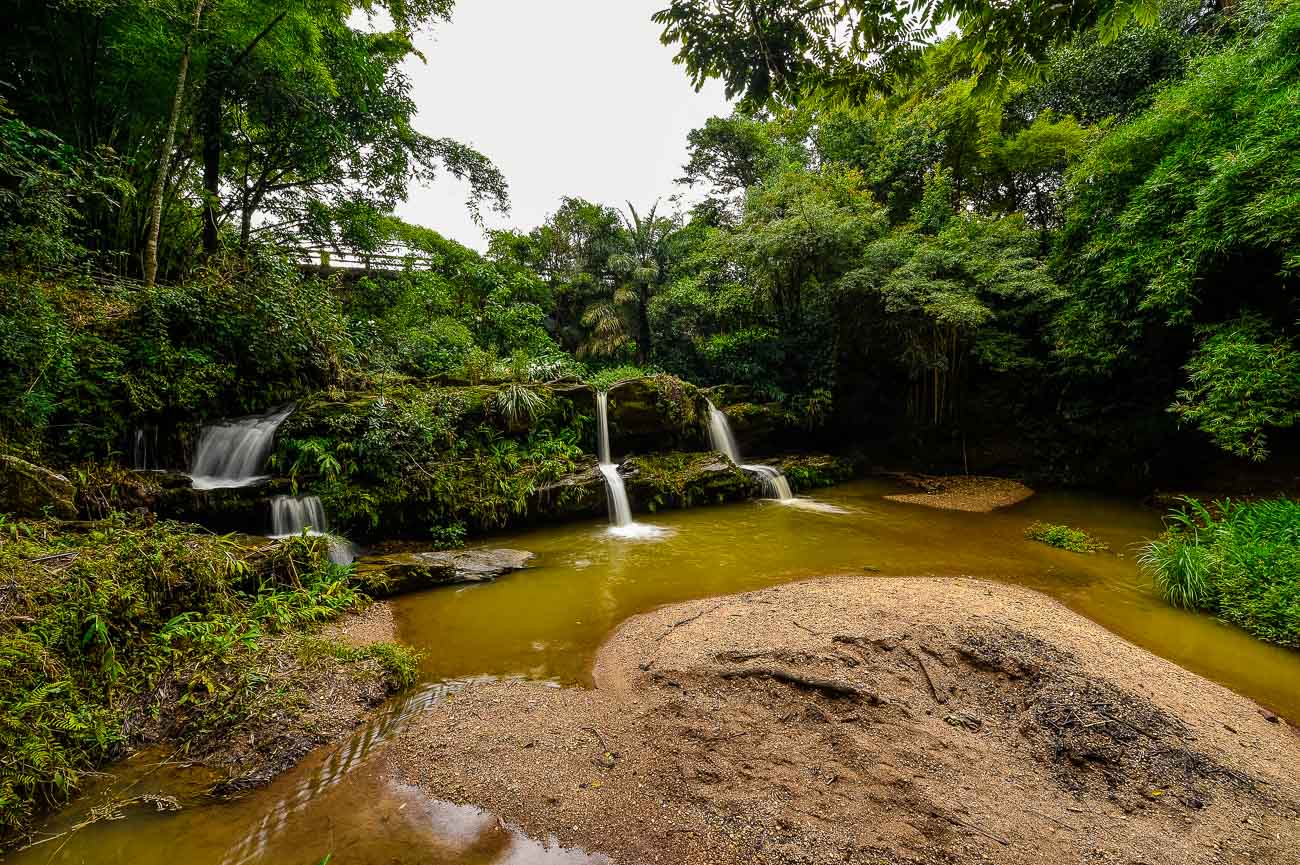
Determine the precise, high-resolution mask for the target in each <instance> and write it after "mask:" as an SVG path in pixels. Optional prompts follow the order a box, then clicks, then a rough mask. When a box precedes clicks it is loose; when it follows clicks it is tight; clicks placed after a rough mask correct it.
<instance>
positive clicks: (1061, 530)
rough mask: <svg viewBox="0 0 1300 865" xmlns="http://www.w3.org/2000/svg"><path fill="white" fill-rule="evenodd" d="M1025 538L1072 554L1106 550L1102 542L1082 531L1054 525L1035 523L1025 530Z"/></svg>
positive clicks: (1106, 547)
mask: <svg viewBox="0 0 1300 865" xmlns="http://www.w3.org/2000/svg"><path fill="white" fill-rule="evenodd" d="M1025 537H1026V538H1029V540H1031V541H1038V542H1039V543H1040V544H1047V545H1048V546H1049V547H1056V548H1057V549H1061V550H1069V551H1070V552H1072V553H1095V552H1098V551H1099V550H1108V549H1110V547H1108V546H1106V544H1105V543H1103V542H1102V541H1099V540H1097V539H1096V538H1094V537H1093V536H1092V535H1090V534H1088V533H1087V532H1085V531H1084V530H1083V529H1075V528H1071V527H1070V526H1063V525H1059V524H1056V523H1043V522H1035V523H1030V524H1029V526H1028V527H1027V528H1026V529H1025Z"/></svg>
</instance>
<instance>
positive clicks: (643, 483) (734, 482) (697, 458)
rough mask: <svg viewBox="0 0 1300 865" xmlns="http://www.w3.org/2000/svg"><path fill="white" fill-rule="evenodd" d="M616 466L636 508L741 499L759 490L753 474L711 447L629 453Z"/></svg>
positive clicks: (651, 508) (691, 504)
mask: <svg viewBox="0 0 1300 865" xmlns="http://www.w3.org/2000/svg"><path fill="white" fill-rule="evenodd" d="M620 470H621V472H622V474H623V477H624V485H625V486H626V487H627V493H628V498H629V499H631V501H632V505H633V508H634V509H635V510H639V511H654V510H657V509H659V508H664V507H669V508H685V507H691V506H693V505H708V504H721V503H723V502H736V501H744V500H745V499H749V498H753V497H754V496H755V495H758V493H759V489H758V484H757V481H755V479H754V478H752V477H750V476H749V475H748V474H746V473H745V472H743V471H741V470H740V469H738V468H737V467H736V465H735V464H734V463H732V462H731V460H729V459H727V458H726V457H725V456H722V455H721V454H718V453H714V452H712V451H706V452H696V453H670V454H653V455H643V456H635V457H629V458H628V460H627V461H626V462H624V463H623V465H622V466H621V467H620Z"/></svg>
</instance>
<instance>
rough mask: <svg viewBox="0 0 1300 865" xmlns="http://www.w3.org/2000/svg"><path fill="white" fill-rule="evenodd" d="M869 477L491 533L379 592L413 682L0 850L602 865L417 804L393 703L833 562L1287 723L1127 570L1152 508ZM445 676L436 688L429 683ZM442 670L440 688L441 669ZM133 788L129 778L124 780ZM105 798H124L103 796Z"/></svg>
mask: <svg viewBox="0 0 1300 865" xmlns="http://www.w3.org/2000/svg"><path fill="white" fill-rule="evenodd" d="M896 491H897V490H895V489H894V488H893V487H892V486H891V485H890V484H889V483H887V482H883V481H861V482H854V483H849V484H844V485H841V486H838V487H834V488H831V489H827V490H820V491H818V492H817V493H816V494H815V499H816V501H817V502H819V503H820V504H821V505H822V506H823V507H809V506H808V504H809V502H807V501H804V502H803V505H804V506H799V504H800V503H799V502H798V501H796V502H795V503H794V504H790V503H783V502H778V501H772V500H763V501H756V502H748V503H742V504H735V505H726V506H718V507H708V508H697V509H693V510H687V511H674V512H668V513H660V514H654V515H643V516H642V517H641V519H642V520H643V521H645V522H646V523H649V524H653V525H654V526H656V527H658V528H659V529H660V530H661V531H659V532H658V533H657V534H655V535H653V536H650V537H646V538H642V539H629V538H625V537H618V536H616V535H611V534H610V532H609V531H608V525H607V524H606V523H605V522H604V521H591V522H585V523H578V524H572V525H567V526H562V527H558V528H544V529H536V530H532V531H527V532H522V533H517V534H510V535H503V536H500V537H495V538H492V539H491V540H490V542H489V543H487V544H485V545H487V546H509V547H518V548H521V549H526V550H531V551H533V552H534V553H536V554H537V559H536V560H535V562H534V563H535V565H536V566H535V567H533V568H531V569H530V570H528V571H525V572H523V573H518V574H514V575H512V576H509V577H506V578H504V579H502V580H500V581H498V582H496V583H486V584H474V585H468V586H460V587H450V588H445V589H438V590H433V591H429V592H424V593H420V594H416V595H409V596H406V597H403V598H400V599H398V600H397V601H396V602H395V606H396V611H397V620H398V623H399V627H400V631H401V637H402V639H403V640H405V641H406V642H409V643H411V644H413V645H415V646H417V647H419V648H421V649H423V650H424V651H425V657H424V660H423V662H422V665H423V673H424V676H425V679H426V681H427V682H428V683H429V684H428V685H426V686H425V687H424V688H422V689H420V690H417V691H416V692H415V694H414V695H412V696H410V697H407V698H404V699H403V700H399V701H394V702H393V703H392V704H391V705H390V706H388V707H387V711H386V712H385V713H384V715H382V716H381V717H380V718H379V719H377V720H376V721H375V722H374V723H372V724H370V725H369V726H367V727H366V728H364V729H363V730H361V731H359V732H358V733H357V734H356V735H355V736H353V737H352V738H351V739H349V740H347V741H345V742H343V743H341V744H340V745H337V746H334V747H331V748H328V749H323V750H321V751H320V752H318V753H316V754H314V755H312V756H311V757H309V758H308V759H307V760H306V761H304V762H303V764H302V765H300V766H299V767H297V768H296V769H294V770H293V771H291V772H289V773H287V774H286V775H285V776H283V777H281V778H280V779H278V780H277V781H275V782H274V783H273V784H271V785H270V786H269V787H267V788H266V789H263V790H259V791H255V792H253V793H251V794H249V795H248V796H246V797H244V798H243V799H241V800H238V801H236V802H230V803H219V804H209V805H200V806H197V807H187V808H186V809H184V810H182V811H180V812H175V813H156V812H147V813H146V812H144V811H143V810H141V809H138V808H137V809H132V810H130V811H129V812H128V815H127V817H126V818H125V819H121V820H112V821H101V822H97V823H95V824H93V825H91V826H88V827H86V828H84V829H81V830H80V831H77V832H75V833H73V834H71V835H68V836H65V837H61V838H57V839H55V840H52V841H49V842H47V843H45V844H42V845H41V846H39V847H36V848H32V849H30V850H28V851H26V852H25V853H21V854H16V855H12V856H10V857H8V858H7V859H5V860H4V861H5V862H6V863H9V862H12V863H21V865H31V863H47V862H48V863H119V862H120V863H132V865H216V863H222V865H244V863H268V865H269V863H276V865H318V863H320V862H321V861H322V859H323V858H324V857H325V856H326V855H327V854H332V855H333V858H332V859H331V865H343V863H354V862H355V863H402V865H405V863H410V865H415V863H421V865H444V863H445V865H453V863H454V865H471V863H477V865H579V863H582V865H591V863H600V862H602V861H604V860H603V859H602V858H601V857H590V856H587V855H586V854H583V853H582V852H581V851H572V850H561V849H558V848H557V847H556V846H555V845H554V844H548V841H547V839H529V838H526V837H524V836H523V835H521V834H520V833H518V832H517V831H515V830H513V829H512V828H511V827H509V826H503V825H501V824H499V822H498V821H497V820H496V819H495V818H493V817H492V816H491V815H488V814H484V813H483V812H480V811H477V810H475V809H472V808H464V807H458V806H453V805H448V804H446V803H439V802H431V801H429V800H428V799H427V798H425V797H424V796H422V795H420V794H419V792H418V791H416V790H412V789H409V788H404V787H401V786H399V785H395V784H393V783H392V782H391V781H389V780H387V779H386V778H385V777H384V776H383V773H382V771H381V769H380V767H378V766H376V765H375V761H373V760H369V759H368V757H369V755H370V753H371V750H372V748H373V747H374V745H375V744H376V743H378V742H381V741H383V739H384V738H385V737H386V736H387V735H389V734H390V733H391V731H392V730H394V729H397V728H399V727H400V725H401V723H402V720H403V718H404V717H408V716H409V714H410V713H412V712H418V711H420V710H421V708H422V707H423V706H425V705H428V702H429V701H431V700H436V699H443V698H444V697H445V694H446V691H447V690H448V689H449V688H453V689H454V687H455V685H454V682H455V681H456V680H463V679H465V678H469V677H475V676H524V677H530V678H538V679H549V680H553V681H555V682H556V683H558V684H562V685H575V686H584V685H588V684H589V683H590V666H591V661H592V658H593V656H594V654H595V651H596V649H597V648H598V647H599V645H600V643H601V642H602V641H603V640H604V639H605V637H606V636H607V635H608V634H609V633H610V632H611V630H613V628H615V627H616V626H617V625H618V624H619V623H620V622H622V621H623V620H624V619H626V618H627V617H628V616H631V615H635V614H636V613H639V612H644V611H646V610H649V609H652V608H654V607H656V606H659V605H661V604H665V603H671V602H675V601H681V600H686V599H691V598H698V597H704V596H708V595H715V594H721V593H730V592H737V591H745V590H749V589H756V588H761V587H763V586H769V585H773V584H776V583H780V582H787V581H790V580H796V579H800V578H805V577H812V576H819V575H825V574H839V573H856V574H862V573H878V574H881V575H884V576H889V575H936V576H959V575H969V576H974V577H984V578H988V579H993V580H998V581H1004V582H1010V583H1015V584H1018V585H1023V586H1028V587H1030V588H1034V589H1039V590H1041V591H1043V592H1045V593H1047V594H1048V595H1051V596H1052V597H1054V598H1057V599H1058V600H1060V601H1061V602H1062V603H1064V604H1065V605H1067V606H1068V607H1070V608H1071V609H1073V610H1075V611H1077V612H1079V613H1081V614H1082V615H1084V616H1086V617H1088V618H1090V619H1092V620H1093V621H1096V622H1098V623H1099V624H1101V625H1102V626H1104V627H1106V628H1107V629H1109V630H1111V631H1113V632H1114V633H1116V634H1119V635H1120V636H1122V637H1124V638H1126V639H1128V640H1130V641H1131V642H1133V643H1136V644H1138V645H1140V646H1143V647H1145V648H1147V649H1149V650H1150V651H1152V652H1154V653H1155V654H1157V655H1161V656H1163V657H1165V658H1168V659H1169V660H1172V661H1174V662H1175V663H1178V664H1180V665H1182V666H1184V667H1186V668H1188V669H1190V670H1193V671H1195V672H1198V673H1201V674H1202V675H1204V676H1206V677H1208V678H1210V679H1213V680H1215V681H1218V682H1221V683H1223V684H1224V685H1227V686H1228V687H1230V688H1232V689H1234V690H1236V691H1238V692H1240V693H1242V694H1245V695H1247V696H1250V697H1252V698H1254V699H1255V700H1257V701H1259V702H1260V703H1262V704H1263V705H1265V706H1267V707H1269V708H1271V709H1273V710H1274V711H1276V712H1278V713H1279V714H1281V715H1283V716H1286V717H1288V718H1290V719H1292V720H1300V686H1298V685H1297V683H1300V653H1297V652H1292V651H1289V650H1285V649H1281V648H1278V647H1275V646H1270V645H1268V644H1265V643H1262V642H1260V641H1258V640H1255V639H1253V638H1251V637H1249V636H1247V635H1246V634H1244V633H1243V632H1241V631H1238V630H1236V629H1234V628H1231V627H1228V626H1226V625H1223V624H1221V623H1218V622H1216V621H1214V620H1213V619H1210V618H1209V617H1206V616H1201V615H1196V614H1192V613H1186V612H1182V611H1179V610H1175V609H1173V608H1171V607H1169V606H1168V605H1166V604H1165V603H1163V602H1162V601H1160V600H1159V599H1158V598H1157V597H1156V596H1155V595H1154V594H1153V593H1152V590H1151V587H1150V583H1149V581H1148V580H1147V579H1146V578H1145V577H1144V576H1143V575H1142V574H1141V573H1140V572H1139V570H1138V568H1137V566H1136V563H1135V556H1136V545H1137V544H1139V543H1140V542H1141V541H1143V540H1145V539H1147V538H1150V537H1152V536H1153V535H1155V534H1156V533H1158V532H1159V531H1160V519H1159V515H1158V514H1157V513H1155V512H1153V511H1150V510H1147V509H1144V508H1142V507H1141V506H1139V505H1137V504H1135V503H1134V502H1132V501H1129V500H1123V499H1113V498H1106V497H1101V496H1096V495H1089V494H1082V493H1074V492H1049V493H1045V494H1040V495H1037V496H1035V497H1033V498H1031V499H1029V500H1027V501H1025V502H1022V503H1021V504H1019V505H1015V506H1013V507H1011V508H1006V509H1003V510H1000V511H997V512H994V513H992V514H971V513H961V512H954V511H941V510H933V509H930V508H925V507H921V506H917V505H910V504H903V503H898V502H892V501H889V500H887V499H885V498H884V496H885V495H887V494H889V493H891V492H896ZM1034 520H1044V521H1048V522H1059V523H1068V524H1070V525H1073V526H1077V527H1080V528H1083V529H1086V530H1088V531H1089V532H1090V533H1092V534H1093V535H1095V536H1096V537H1098V538H1100V539H1101V540H1103V541H1105V542H1106V543H1107V544H1109V546H1110V548H1111V552H1103V553H1095V554H1091V555H1080V554H1077V553H1069V552H1065V551H1062V550H1055V549H1052V548H1050V547H1046V546H1044V545H1042V544H1038V543H1035V542H1032V541H1029V540H1026V539H1025V538H1024V537H1023V531H1024V528H1025V526H1026V525H1028V524H1029V523H1030V522H1032V521H1034ZM438 683H444V684H438ZM446 683H451V684H446ZM157 760H158V758H157V757H156V756H149V755H142V756H141V757H138V758H136V759H135V760H133V761H131V762H129V763H128V764H125V765H124V766H122V767H117V768H115V769H114V770H113V772H114V774H116V775H117V776H118V780H117V782H116V784H115V785H114V789H116V790H118V791H120V790H122V789H123V788H125V787H127V786H130V794H131V795H136V794H139V793H140V792H145V791H150V790H155V789H156V790H158V791H159V792H173V793H176V792H179V793H182V794H183V792H184V787H185V783H186V780H185V778H184V777H183V776H182V775H180V774H179V773H176V772H174V771H171V770H168V769H166V768H164V769H162V770H157V769H156V767H155V766H154V764H155V763H156V762H157ZM131 785H133V786H131ZM104 795H105V794H102V793H100V794H92V795H89V796H85V797H82V799H81V800H80V801H79V802H78V803H77V804H76V805H74V806H73V807H72V808H70V809H68V810H67V811H66V812H65V813H64V814H61V815H60V816H59V817H58V818H56V820H54V821H52V822H51V824H50V826H49V827H48V829H49V830H50V831H51V832H59V831H63V830H64V829H66V828H67V827H69V826H71V825H72V824H74V823H76V822H77V821H78V820H80V819H83V818H84V817H85V815H86V814H87V813H88V809H89V807H90V806H92V805H94V804H97V803H102V801H104ZM117 795H121V793H120V792H119V793H118V794H117Z"/></svg>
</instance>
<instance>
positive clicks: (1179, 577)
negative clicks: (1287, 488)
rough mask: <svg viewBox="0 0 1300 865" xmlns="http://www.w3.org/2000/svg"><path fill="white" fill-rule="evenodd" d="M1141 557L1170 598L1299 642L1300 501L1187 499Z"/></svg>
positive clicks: (1278, 639) (1265, 635)
mask: <svg viewBox="0 0 1300 865" xmlns="http://www.w3.org/2000/svg"><path fill="white" fill-rule="evenodd" d="M1183 502H1184V505H1183V507H1182V508H1181V509H1179V510H1177V511H1175V512H1174V513H1172V514H1170V516H1169V518H1168V522H1169V528H1168V530H1167V531H1166V532H1165V533H1164V534H1163V535H1162V536H1161V537H1159V538H1157V539H1156V540H1154V541H1151V542H1150V543H1148V544H1147V545H1146V546H1145V547H1144V548H1143V550H1142V553H1141V556H1140V557H1139V562H1140V563H1141V565H1142V566H1143V568H1145V569H1146V570H1147V571H1148V572H1149V573H1150V574H1151V576H1152V578H1153V579H1154V580H1155V584H1156V588H1157V590H1159V592H1160V593H1161V595H1163V596H1164V598H1165V599H1166V600H1168V601H1169V602H1170V603H1172V604H1174V605H1175V606H1179V607H1183V608H1185V609H1192V610H1202V611H1204V612H1207V613H1212V614H1214V615H1216V616H1218V617H1219V618H1221V619H1223V620H1225V621H1227V622H1231V623H1232V624H1234V625H1237V626H1238V627H1240V628H1242V629H1244V630H1246V631H1248V632H1249V633H1251V634H1253V635H1255V636H1256V637H1259V638H1260V639H1263V640H1268V641H1270V642H1274V643H1281V644H1282V645H1285V646H1300V502H1295V501H1292V500H1291V499H1289V498H1287V497H1285V496H1283V497H1282V498H1278V499H1269V500H1262V501H1254V502H1240V501H1218V502H1214V503H1213V504H1211V505H1210V506H1209V507H1206V506H1205V505H1203V504H1202V503H1201V502H1199V501H1197V500H1196V499H1194V498H1190V497H1188V498H1185V499H1184V500H1183Z"/></svg>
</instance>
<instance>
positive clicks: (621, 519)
mask: <svg viewBox="0 0 1300 865" xmlns="http://www.w3.org/2000/svg"><path fill="white" fill-rule="evenodd" d="M596 459H597V460H598V461H599V462H600V473H601V474H602V475H604V476H605V496H606V497H607V498H608V500H609V524H610V525H611V526H614V527H615V528H623V527H626V526H630V525H632V505H631V504H630V503H629V502H628V500H627V490H626V489H624V487H623V477H622V476H621V475H620V474H619V473H618V466H617V465H616V464H615V463H614V460H613V458H612V457H610V455H609V394H608V393H607V392H605V391H603V390H602V391H600V392H599V393H597V394H596Z"/></svg>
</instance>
